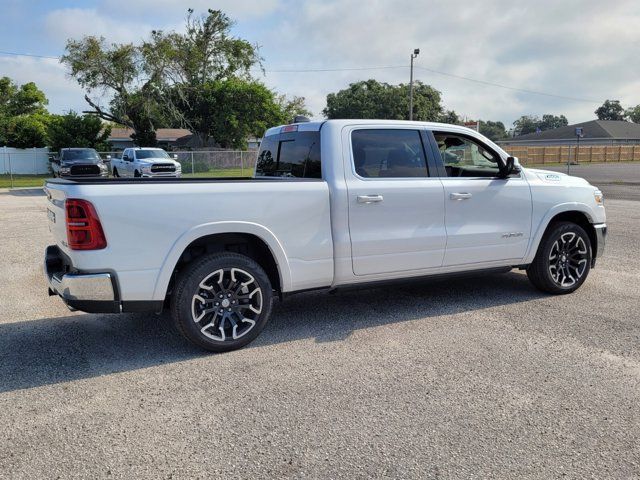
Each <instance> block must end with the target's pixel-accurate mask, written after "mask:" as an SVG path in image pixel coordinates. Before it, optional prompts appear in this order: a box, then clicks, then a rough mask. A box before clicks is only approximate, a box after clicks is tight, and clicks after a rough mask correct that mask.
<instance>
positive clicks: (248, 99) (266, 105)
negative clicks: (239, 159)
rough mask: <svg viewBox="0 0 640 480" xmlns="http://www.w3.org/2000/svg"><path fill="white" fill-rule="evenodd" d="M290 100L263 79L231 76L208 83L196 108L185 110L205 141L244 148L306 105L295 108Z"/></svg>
mask: <svg viewBox="0 0 640 480" xmlns="http://www.w3.org/2000/svg"><path fill="white" fill-rule="evenodd" d="M290 103H291V102H289V101H285V100H282V99H281V98H278V97H276V95H275V94H274V92H273V91H271V90H270V89H268V88H267V87H266V86H264V85H263V84H262V83H260V82H257V81H255V80H246V79H242V78H229V79H225V80H212V81H209V82H206V83H205V84H204V85H203V86H202V87H201V91H200V92H199V101H198V103H197V104H196V105H195V108H191V109H190V110H188V111H187V110H186V109H185V114H186V115H188V121H189V123H190V124H191V125H194V132H197V134H198V135H202V138H200V141H201V142H203V143H204V144H206V143H207V142H208V141H209V139H211V138H213V139H215V141H216V142H217V143H218V144H219V145H220V146H221V147H224V148H238V149H242V148H246V145H247V139H248V138H249V137H251V136H255V137H260V136H262V135H263V134H264V132H265V130H266V129H267V128H268V127H270V126H274V125H279V124H282V123H287V122H288V121H290V118H289V117H290V115H291V114H292V110H291V108H293V109H294V110H293V111H296V112H297V111H299V110H300V108H303V106H304V104H303V103H302V104H300V102H299V101H298V100H294V101H293V103H294V104H295V105H294V106H293V107H292V106H291V105H290ZM178 108H181V106H180V105H178Z"/></svg>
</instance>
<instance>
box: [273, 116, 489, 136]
mask: <svg viewBox="0 0 640 480" xmlns="http://www.w3.org/2000/svg"><path fill="white" fill-rule="evenodd" d="M325 123H327V124H329V123H330V124H333V125H337V126H340V125H342V126H357V125H370V124H372V123H375V124H376V125H415V126H417V127H428V128H430V129H443V130H448V131H460V132H473V133H477V132H476V131H475V130H471V129H470V128H467V127H462V126H460V125H452V124H449V123H438V122H415V121H409V120H376V119H341V120H322V121H314V122H301V123H290V124H287V125H278V126H277V127H272V128H270V129H268V130H267V131H266V132H265V134H264V136H265V137H268V136H270V135H276V134H279V133H281V132H282V129H283V128H287V127H289V128H291V127H293V126H297V127H298V128H297V130H296V131H298V132H317V131H319V130H320V128H322V125H324V124H325Z"/></svg>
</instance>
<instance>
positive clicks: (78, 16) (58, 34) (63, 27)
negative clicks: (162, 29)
mask: <svg viewBox="0 0 640 480" xmlns="http://www.w3.org/2000/svg"><path fill="white" fill-rule="evenodd" d="M44 28H45V31H46V32H47V34H48V35H49V37H50V38H51V39H52V40H54V41H57V42H60V43H62V44H63V45H64V43H65V42H66V40H67V39H68V38H82V37H83V36H85V35H94V36H97V37H100V36H102V37H105V38H106V39H107V40H108V41H109V42H114V43H129V42H133V43H139V42H140V41H142V40H143V39H145V38H146V37H147V36H148V35H149V32H150V31H151V30H152V29H153V28H154V27H152V26H151V25H148V24H145V23H144V22H141V21H137V20H135V19H123V18H122V17H119V16H114V17H110V16H107V15H103V14H101V13H99V12H98V11H97V10H96V9H85V8H63V9H59V10H54V11H52V12H50V13H49V14H48V15H47V16H46V17H45V19H44ZM156 28H157V27H156Z"/></svg>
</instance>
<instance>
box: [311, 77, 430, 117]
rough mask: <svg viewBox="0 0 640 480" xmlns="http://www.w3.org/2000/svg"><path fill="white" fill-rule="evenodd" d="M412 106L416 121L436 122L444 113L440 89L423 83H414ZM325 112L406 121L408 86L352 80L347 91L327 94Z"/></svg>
mask: <svg viewBox="0 0 640 480" xmlns="http://www.w3.org/2000/svg"><path fill="white" fill-rule="evenodd" d="M413 109H414V112H413V118H414V119H415V120H420V121H437V120H438V119H440V118H441V115H442V114H443V107H442V105H441V103H440V92H438V91H437V90H435V89H434V88H432V87H430V86H429V85H425V84H423V83H422V82H419V81H418V82H415V83H414V89H413ZM323 114H324V115H325V116H326V117H327V118H329V119H332V118H376V119H389V120H406V119H407V118H408V116H409V86H408V85H404V84H400V85H390V84H388V83H381V82H378V81H376V80H373V79H371V80H364V81H360V82H356V83H352V84H350V85H349V86H348V87H347V88H345V89H344V90H340V91H338V92H336V93H330V94H329V95H327V106H326V107H325V109H324V110H323Z"/></svg>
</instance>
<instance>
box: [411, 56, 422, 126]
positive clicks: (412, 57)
mask: <svg viewBox="0 0 640 480" xmlns="http://www.w3.org/2000/svg"><path fill="white" fill-rule="evenodd" d="M419 53H420V49H419V48H416V49H414V50H413V53H412V54H411V72H410V74H409V120H413V59H414V58H416V57H417V56H418V54H419Z"/></svg>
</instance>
